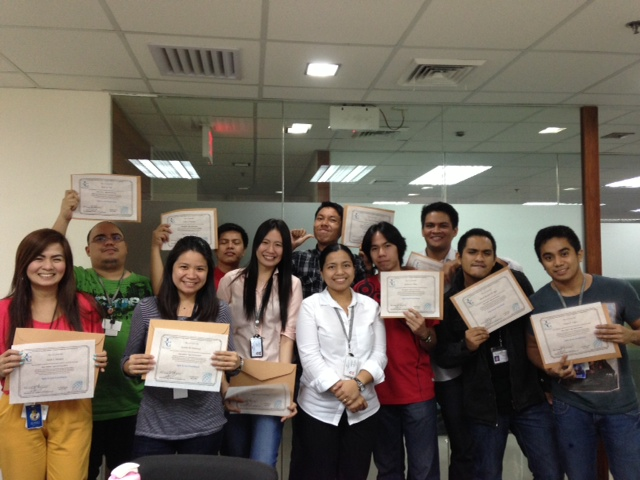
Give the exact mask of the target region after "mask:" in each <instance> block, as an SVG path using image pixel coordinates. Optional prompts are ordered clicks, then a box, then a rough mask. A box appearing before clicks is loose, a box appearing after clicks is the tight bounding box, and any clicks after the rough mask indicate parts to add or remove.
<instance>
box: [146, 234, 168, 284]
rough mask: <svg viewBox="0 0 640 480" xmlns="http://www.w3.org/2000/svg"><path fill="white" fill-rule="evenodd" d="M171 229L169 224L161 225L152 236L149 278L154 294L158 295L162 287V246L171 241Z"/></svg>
mask: <svg viewBox="0 0 640 480" xmlns="http://www.w3.org/2000/svg"><path fill="white" fill-rule="evenodd" d="M170 233H171V228H170V227H169V224H168V223H161V224H160V225H158V227H157V228H156V229H155V230H154V231H153V233H152V234H151V263H150V264H149V276H150V277H151V288H152V289H153V294H154V295H157V294H158V292H159V291H160V286H161V285H162V271H163V270H164V266H163V264H162V255H161V251H162V244H163V243H166V242H168V241H169V234H170Z"/></svg>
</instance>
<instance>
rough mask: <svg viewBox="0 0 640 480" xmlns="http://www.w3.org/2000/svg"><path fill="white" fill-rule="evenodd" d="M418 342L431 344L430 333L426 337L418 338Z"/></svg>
mask: <svg viewBox="0 0 640 480" xmlns="http://www.w3.org/2000/svg"><path fill="white" fill-rule="evenodd" d="M420 340H422V341H423V342H424V343H431V340H432V337H431V332H429V333H428V334H427V336H426V337H420Z"/></svg>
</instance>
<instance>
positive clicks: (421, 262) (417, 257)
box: [407, 252, 444, 272]
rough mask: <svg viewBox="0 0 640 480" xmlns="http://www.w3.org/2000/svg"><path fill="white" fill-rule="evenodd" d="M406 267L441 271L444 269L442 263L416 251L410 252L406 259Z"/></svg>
mask: <svg viewBox="0 0 640 480" xmlns="http://www.w3.org/2000/svg"><path fill="white" fill-rule="evenodd" d="M407 267H410V268H414V269H416V270H425V271H428V272H441V271H442V270H443V269H444V263H442V262H438V261H437V260H433V259H431V258H429V257H427V256H425V255H421V254H419V253H417V252H411V255H409V258H408V259H407Z"/></svg>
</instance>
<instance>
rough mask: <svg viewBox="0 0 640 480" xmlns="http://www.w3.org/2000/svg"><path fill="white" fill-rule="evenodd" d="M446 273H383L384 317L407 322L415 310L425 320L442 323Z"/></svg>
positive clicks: (381, 301)
mask: <svg viewBox="0 0 640 480" xmlns="http://www.w3.org/2000/svg"><path fill="white" fill-rule="evenodd" d="M443 285H444V274H443V273H442V272H425V271H418V270H405V271H401V272H381V273H380V315H381V316H382V317H384V318H404V313H403V312H406V311H407V310H409V309H410V308H413V309H415V310H417V311H419V312H420V314H422V316H423V317H425V318H433V319H441V318H442V315H443V295H444V292H443Z"/></svg>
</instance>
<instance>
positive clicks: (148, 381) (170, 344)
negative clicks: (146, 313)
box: [144, 320, 229, 392]
mask: <svg viewBox="0 0 640 480" xmlns="http://www.w3.org/2000/svg"><path fill="white" fill-rule="evenodd" d="M166 327H169V328H166ZM221 327H222V328H221ZM225 330H226V333H221V332H223V331H225ZM228 332H229V325H227V324H218V323H210V322H181V321H177V320H173V321H172V320H151V322H150V325H149V335H148V337H147V348H146V350H145V353H150V354H151V355H153V356H154V357H155V361H156V365H155V368H154V369H153V370H151V371H150V372H149V373H147V374H146V377H145V382H144V384H145V385H146V386H153V387H162V388H177V389H185V390H201V391H205V392H219V391H220V382H221V379H222V372H220V371H219V370H217V369H216V368H215V367H214V366H213V365H211V357H212V356H213V353H214V352H218V351H226V350H227V342H228V340H229V335H228Z"/></svg>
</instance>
